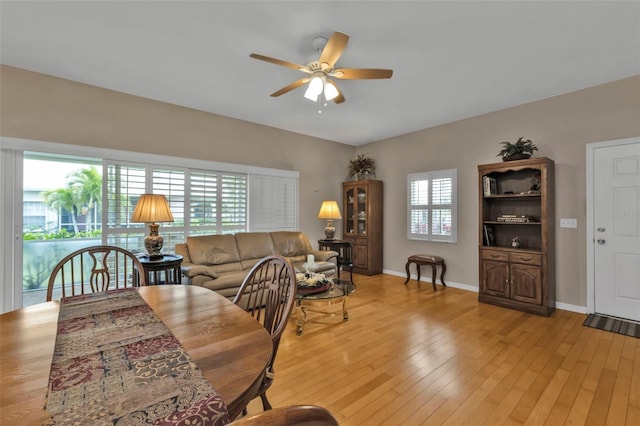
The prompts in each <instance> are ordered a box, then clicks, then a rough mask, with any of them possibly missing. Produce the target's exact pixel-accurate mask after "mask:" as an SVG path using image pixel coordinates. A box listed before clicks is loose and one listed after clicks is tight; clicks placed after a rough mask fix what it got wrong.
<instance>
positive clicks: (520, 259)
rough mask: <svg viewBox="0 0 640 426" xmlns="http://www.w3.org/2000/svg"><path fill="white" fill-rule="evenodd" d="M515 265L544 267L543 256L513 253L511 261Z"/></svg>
mask: <svg viewBox="0 0 640 426" xmlns="http://www.w3.org/2000/svg"><path fill="white" fill-rule="evenodd" d="M509 260H511V262H513V263H524V264H525V265H536V266H540V265H542V255H540V254H529V253H511V255H510V259H509Z"/></svg>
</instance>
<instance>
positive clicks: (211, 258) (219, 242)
mask: <svg viewBox="0 0 640 426" xmlns="http://www.w3.org/2000/svg"><path fill="white" fill-rule="evenodd" d="M187 247H188V248H189V257H191V261H192V262H193V263H197V264H199V265H219V264H223V263H230V262H240V256H239V255H238V248H237V245H236V239H235V237H234V236H233V235H202V236H197V237H187Z"/></svg>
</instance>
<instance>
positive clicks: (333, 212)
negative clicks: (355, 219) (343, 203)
mask: <svg viewBox="0 0 640 426" xmlns="http://www.w3.org/2000/svg"><path fill="white" fill-rule="evenodd" d="M318 219H326V220H327V226H326V227H325V228H324V236H325V239H327V240H333V239H335V235H336V228H335V226H333V220H334V219H342V215H341V214H340V207H338V202H337V201H323V202H322V206H321V207H320V212H319V213H318Z"/></svg>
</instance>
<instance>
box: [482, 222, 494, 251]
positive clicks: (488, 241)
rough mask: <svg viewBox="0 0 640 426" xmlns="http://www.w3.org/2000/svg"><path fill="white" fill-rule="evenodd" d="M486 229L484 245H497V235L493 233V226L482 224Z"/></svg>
mask: <svg viewBox="0 0 640 426" xmlns="http://www.w3.org/2000/svg"><path fill="white" fill-rule="evenodd" d="M482 227H483V229H484V245H485V246H495V245H496V237H495V234H494V233H493V226H490V225H482Z"/></svg>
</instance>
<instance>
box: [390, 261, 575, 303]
mask: <svg viewBox="0 0 640 426" xmlns="http://www.w3.org/2000/svg"><path fill="white" fill-rule="evenodd" d="M382 273H383V274H388V275H395V276H397V277H403V278H404V279H406V278H407V273H406V272H398V271H390V270H386V269H385V270H383V271H382ZM417 278H418V276H417V275H411V279H412V280H414V281H415V280H416V279H417ZM420 282H426V283H431V277H425V276H421V277H420ZM445 282H446V283H447V287H452V288H459V289H461V290H466V291H472V292H474V293H477V292H478V286H477V285H470V284H462V283H456V282H453V281H449V280H447V281H445ZM437 283H438V278H436V284H437ZM408 284H410V282H409V283H408ZM408 284H407V285H408ZM556 309H561V310H563V311H569V312H575V313H578V314H586V313H588V312H587V311H588V309H587V307H586V306H578V305H571V304H569V303H562V302H557V301H556Z"/></svg>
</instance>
